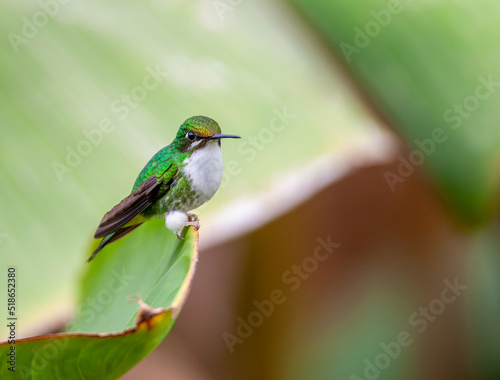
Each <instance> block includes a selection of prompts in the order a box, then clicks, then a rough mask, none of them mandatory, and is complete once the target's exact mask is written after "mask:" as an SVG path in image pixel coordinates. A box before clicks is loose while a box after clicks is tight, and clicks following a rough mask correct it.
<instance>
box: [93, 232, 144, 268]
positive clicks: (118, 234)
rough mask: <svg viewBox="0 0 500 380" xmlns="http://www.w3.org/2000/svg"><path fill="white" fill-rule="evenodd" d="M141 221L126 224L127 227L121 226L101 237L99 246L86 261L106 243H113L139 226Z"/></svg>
mask: <svg viewBox="0 0 500 380" xmlns="http://www.w3.org/2000/svg"><path fill="white" fill-rule="evenodd" d="M141 224H142V223H139V224H135V225H133V226H127V227H122V228H119V229H118V230H117V231H116V232H113V233H111V234H109V235H108V236H106V237H105V238H103V239H102V240H101V242H100V243H99V246H98V247H97V248H96V250H95V251H94V252H93V253H92V255H91V256H90V257H89V258H88V260H87V263H90V261H91V260H92V259H93V258H94V256H95V255H97V254H98V253H99V251H100V250H101V249H103V248H104V247H105V246H106V245H108V244H110V243H113V242H114V241H117V240H118V239H121V238H122V237H124V236H125V235H127V234H129V233H130V232H132V231H133V230H135V229H136V228H137V227H139V226H140V225H141Z"/></svg>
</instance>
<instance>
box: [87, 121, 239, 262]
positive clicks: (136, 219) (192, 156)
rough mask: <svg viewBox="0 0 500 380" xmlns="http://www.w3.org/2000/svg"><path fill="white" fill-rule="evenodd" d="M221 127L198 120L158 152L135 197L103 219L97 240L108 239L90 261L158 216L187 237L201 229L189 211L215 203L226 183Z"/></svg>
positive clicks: (141, 175)
mask: <svg viewBox="0 0 500 380" xmlns="http://www.w3.org/2000/svg"><path fill="white" fill-rule="evenodd" d="M224 138H233V139H239V138H240V136H235V135H224V134H222V133H221V129H220V127H219V124H217V122H215V121H214V120H212V119H210V118H209V117H206V116H193V117H190V118H189V119H187V120H186V121H185V122H184V123H183V124H182V125H181V126H180V128H179V131H178V132H177V135H176V136H175V139H174V141H172V143H171V144H170V145H167V146H166V147H164V148H163V149H161V150H160V151H158V152H157V153H156V154H155V155H154V156H153V158H151V160H149V162H148V163H147V164H146V166H145V167H144V169H142V171H141V172H140V173H139V176H138V177H137V179H136V181H135V184H134V187H133V188H132V193H131V194H130V195H129V196H128V197H126V198H125V199H123V200H122V201H121V202H120V203H118V204H117V205H116V206H115V207H113V208H112V209H111V211H109V212H108V213H107V214H106V215H104V217H103V218H102V220H101V223H100V224H99V227H98V228H97V231H96V232H95V235H94V237H95V238H96V239H100V238H102V240H101V242H100V244H99V246H98V247H97V248H96V250H95V251H94V252H93V253H92V255H91V256H90V257H89V259H88V260H87V262H89V261H90V260H92V259H93V258H94V256H95V255H96V254H97V253H98V252H99V251H100V250H101V249H103V248H104V247H105V246H106V245H107V244H110V243H112V242H114V241H116V240H118V239H120V238H122V237H123V236H125V235H127V234H128V233H130V232H132V231H133V230H135V229H136V228H137V227H139V226H140V225H141V224H142V223H144V222H145V221H147V220H148V219H150V218H152V217H158V216H159V217H163V216H164V217H165V225H166V227H167V228H168V229H169V230H171V231H172V232H174V233H175V234H176V235H177V237H178V238H179V239H182V237H181V235H180V234H181V232H182V230H183V229H184V227H185V226H189V225H192V226H195V228H197V229H198V228H199V226H200V225H199V221H198V217H197V216H196V215H194V214H191V213H189V211H191V210H193V209H195V208H197V207H199V206H201V205H202V204H203V203H205V202H206V201H208V200H209V199H211V198H212V197H213V196H214V194H215V193H216V191H217V189H218V188H219V186H220V184H221V181H222V154H221V142H220V140H221V139H224Z"/></svg>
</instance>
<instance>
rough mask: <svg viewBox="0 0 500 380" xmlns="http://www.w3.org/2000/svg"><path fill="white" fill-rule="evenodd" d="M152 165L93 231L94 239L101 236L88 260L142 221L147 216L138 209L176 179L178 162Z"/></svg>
mask: <svg viewBox="0 0 500 380" xmlns="http://www.w3.org/2000/svg"><path fill="white" fill-rule="evenodd" d="M150 162H151V161H150ZM160 165H161V166H160ZM167 165H168V166H167ZM162 166H163V167H162ZM146 168H147V166H146ZM146 168H144V170H145V169H146ZM151 169H152V168H151ZM154 169H155V170H154V173H153V174H151V175H150V176H149V177H147V178H146V179H145V180H143V181H141V182H139V183H138V184H137V185H136V186H134V190H133V191H132V193H131V194H130V195H129V196H128V197H126V198H125V199H123V200H122V201H121V202H120V203H118V204H117V205H116V206H115V207H113V208H112V209H111V210H110V211H109V212H108V213H107V214H106V215H104V217H103V218H102V220H101V223H100V224H99V227H98V228H97V230H96V232H95V235H94V237H95V238H96V239H100V238H103V239H102V240H101V243H100V244H99V246H98V247H97V249H96V250H95V251H94V252H93V253H92V255H91V256H90V258H89V259H88V260H87V261H90V260H92V259H93V258H94V256H95V255H96V254H97V253H98V252H99V251H100V250H101V249H103V248H104V246H106V245H107V244H109V243H112V242H114V241H116V240H118V239H120V238H122V237H123V236H125V235H127V234H128V233H130V232H132V231H133V230H135V229H136V228H137V227H139V226H140V225H141V224H142V223H144V222H145V221H146V218H145V217H144V216H143V215H141V213H142V212H143V211H144V210H146V209H147V208H148V207H149V206H151V205H152V204H154V203H155V202H156V201H158V200H159V199H161V198H162V197H164V196H165V194H166V193H167V192H168V190H169V189H170V187H171V186H172V184H173V182H174V180H175V176H176V174H177V170H178V169H177V166H176V165H174V164H172V162H171V161H170V162H161V163H156V165H155V167H154ZM158 169H159V170H158ZM144 170H143V172H144ZM141 174H143V173H142V172H141ZM140 176H141V175H139V177H138V178H137V181H136V183H137V182H138V181H139V179H140Z"/></svg>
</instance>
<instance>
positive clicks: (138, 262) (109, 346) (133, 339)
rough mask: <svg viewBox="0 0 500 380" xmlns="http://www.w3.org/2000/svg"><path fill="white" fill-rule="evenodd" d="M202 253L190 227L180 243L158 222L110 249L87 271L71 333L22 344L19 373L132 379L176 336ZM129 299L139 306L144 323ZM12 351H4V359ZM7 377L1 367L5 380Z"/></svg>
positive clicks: (34, 376) (5, 367) (2, 347)
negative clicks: (130, 372)
mask: <svg viewBox="0 0 500 380" xmlns="http://www.w3.org/2000/svg"><path fill="white" fill-rule="evenodd" d="M197 245H198V233H197V232H196V231H194V229H193V228H192V227H190V228H189V229H188V230H187V233H186V237H185V240H179V239H177V237H176V236H175V235H174V234H172V233H171V232H170V231H167V230H166V228H165V225H164V223H163V222H162V221H160V220H153V221H150V222H148V223H146V224H145V225H144V226H141V227H140V228H139V229H138V230H137V231H136V232H135V233H134V234H131V235H129V236H126V237H124V238H123V239H121V240H119V241H118V242H116V243H113V244H112V245H110V246H108V247H106V248H105V249H104V250H102V251H101V252H100V253H99V254H98V255H97V256H96V257H95V259H94V260H93V261H92V262H91V263H89V264H88V265H87V267H86V269H87V270H86V273H85V274H84V278H83V281H82V288H81V296H80V300H79V304H78V314H77V316H76V318H75V320H74V321H73V322H72V323H71V325H70V326H68V329H67V330H68V331H71V333H60V334H52V335H44V336H39V337H35V338H28V339H22V340H19V341H18V342H17V343H16V344H15V346H14V347H15V353H16V355H15V356H16V366H15V367H16V371H17V372H16V373H17V374H21V378H26V379H50V380H53V379H59V378H62V379H76V378H81V379H114V378H118V377H119V376H120V375H122V374H123V373H125V372H126V371H128V370H129V369H130V368H132V367H133V366H134V365H135V364H136V363H138V362H139V361H140V360H141V359H142V358H144V357H145V356H146V355H147V354H149V353H150V352H151V351H152V350H153V349H154V348H155V347H156V346H157V345H158V344H159V343H160V342H161V341H162V340H163V338H164V337H165V336H166V335H167V333H168V332H169V330H170V329H171V328H172V326H173V324H174V322H175V319H176V317H177V315H178V313H179V311H180V309H181V307H182V304H183V303H184V301H185V299H186V297H187V294H188V292H189V289H190V286H191V281H192V279H193V276H194V271H195V267H196V261H197V255H198V253H197ZM83 262H84V259H83V258H82V263H83ZM131 295H132V296H135V298H137V299H139V306H140V308H139V315H137V303H136V302H130V301H131V300H130V296H131ZM142 299H144V302H143V301H142ZM95 333H101V334H95ZM10 347H11V344H9V343H7V342H6V343H3V344H1V345H0V354H1V355H2V357H6V356H7V355H8V354H9V353H10ZM10 375H12V373H11V372H10V371H9V370H8V363H7V362H6V361H5V360H2V363H1V365H0V378H2V379H4V378H10V377H8V376H10ZM23 376H24V377H23Z"/></svg>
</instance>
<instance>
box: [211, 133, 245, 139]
mask: <svg viewBox="0 0 500 380" xmlns="http://www.w3.org/2000/svg"><path fill="white" fill-rule="evenodd" d="M219 139H241V137H240V136H236V135H224V134H222V133H215V134H214V135H213V136H212V137H210V140H219Z"/></svg>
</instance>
